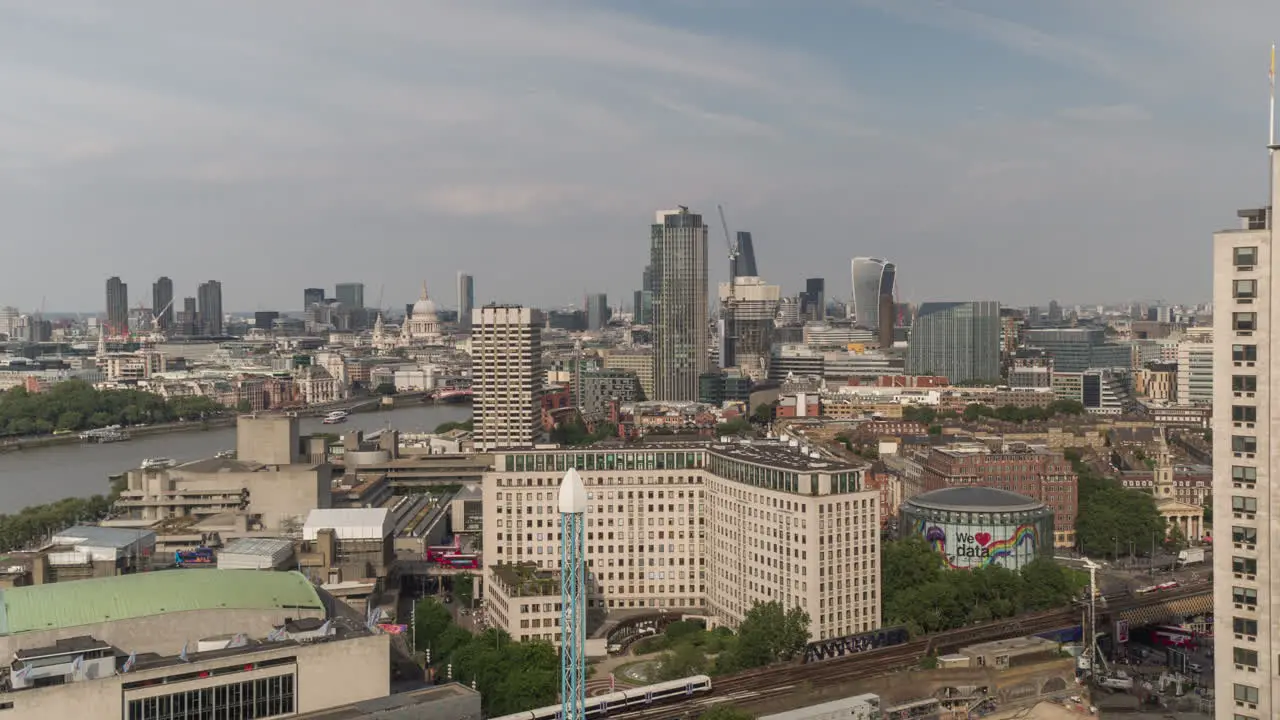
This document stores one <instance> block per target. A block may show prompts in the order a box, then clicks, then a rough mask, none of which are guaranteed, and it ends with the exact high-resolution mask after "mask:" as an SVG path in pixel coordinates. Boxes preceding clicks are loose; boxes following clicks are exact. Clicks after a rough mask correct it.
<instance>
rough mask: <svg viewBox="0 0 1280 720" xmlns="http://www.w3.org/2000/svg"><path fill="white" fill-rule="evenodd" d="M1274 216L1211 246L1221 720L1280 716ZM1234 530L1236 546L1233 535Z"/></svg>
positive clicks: (1220, 236) (1276, 176)
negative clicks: (1273, 384) (1274, 441)
mask: <svg viewBox="0 0 1280 720" xmlns="http://www.w3.org/2000/svg"><path fill="white" fill-rule="evenodd" d="M1271 172H1272V180H1271V189H1272V193H1273V197H1272V207H1275V205H1276V204H1277V203H1276V200H1277V199H1280V163H1277V162H1276V159H1275V156H1274V154H1273V155H1272V160H1271ZM1270 215H1271V212H1270V211H1269V210H1268V209H1258V210H1251V211H1250V210H1246V211H1241V212H1240V216H1241V218H1242V219H1243V223H1242V227H1241V228H1240V229H1239V230H1224V231H1222V232H1218V233H1216V234H1215V235H1214V238H1213V325H1214V340H1213V348H1214V350H1213V368H1214V373H1213V374H1214V378H1213V400H1214V402H1213V457H1214V463H1213V486H1214V492H1213V512H1214V518H1215V519H1216V520H1217V522H1218V523H1219V526H1220V529H1219V531H1218V532H1217V533H1216V535H1217V536H1218V537H1219V538H1223V540H1219V541H1218V542H1217V543H1215V546H1216V548H1215V549H1216V550H1217V552H1215V553H1214V554H1213V579H1214V583H1213V603H1214V608H1216V610H1217V612H1215V613H1214V622H1215V627H1214V645H1215V647H1214V651H1215V656H1216V657H1219V658H1222V661H1221V662H1219V663H1218V664H1217V667H1216V668H1215V669H1216V672H1215V674H1214V683H1215V687H1214V697H1215V712H1214V717H1220V718H1236V719H1237V720H1262V718H1274V717H1276V713H1277V712H1280V705H1278V704H1277V700H1278V699H1280V671H1278V670H1280V669H1278V668H1277V665H1276V658H1277V655H1276V648H1275V642H1276V641H1277V640H1280V614H1278V613H1277V609H1276V600H1277V598H1276V596H1275V595H1273V593H1275V592H1276V586H1275V584H1274V579H1275V578H1276V577H1277V575H1278V574H1280V567H1277V562H1276V561H1277V559H1278V558H1280V554H1277V551H1276V546H1275V543H1274V542H1273V541H1272V540H1271V535H1270V533H1271V529H1272V528H1273V527H1274V526H1275V523H1276V521H1277V512H1280V508H1278V506H1277V503H1280V490H1277V489H1275V483H1274V482H1273V479H1272V477H1271V473H1272V472H1273V471H1275V470H1276V469H1277V468H1276V460H1277V458H1276V456H1275V454H1274V453H1273V448H1274V446H1273V445H1272V443H1271V428H1272V427H1274V426H1275V424H1276V423H1277V422H1280V406H1276V405H1272V404H1271V381H1272V379H1273V378H1275V377H1276V375H1277V374H1278V373H1280V362H1277V359H1276V358H1273V357H1271V347H1272V346H1271V337H1272V329H1273V328H1272V320H1273V318H1274V317H1275V314H1274V311H1275V310H1276V307H1275V303H1276V301H1277V299H1280V295H1277V294H1275V293H1272V292H1271V279H1272V277H1273V271H1274V269H1275V268H1274V263H1275V256H1274V255H1273V254H1272V249H1273V247H1274V243H1273V240H1274V237H1273V235H1274V232H1275V230H1274V224H1273V220H1272V218H1271V217H1270ZM1228 529H1229V530H1230V536H1229V537H1228V535H1227V530H1228Z"/></svg>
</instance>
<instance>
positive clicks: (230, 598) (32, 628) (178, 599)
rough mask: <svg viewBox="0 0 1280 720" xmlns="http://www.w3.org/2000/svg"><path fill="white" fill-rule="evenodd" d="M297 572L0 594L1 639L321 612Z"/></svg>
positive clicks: (160, 575)
mask: <svg viewBox="0 0 1280 720" xmlns="http://www.w3.org/2000/svg"><path fill="white" fill-rule="evenodd" d="M324 607H325V606H324V603H323V602H322V601H321V600H320V596H319V595H318V594H317V593H316V589H315V587H314V586H312V584H311V583H310V582H309V581H308V580H307V579H306V578H305V577H304V576H303V575H302V574H300V573H296V572H288V573H284V572H261V571H259V570H199V571H194V570H192V571H185V570H162V571H157V572H148V573H139V574H134V575H119V576H116V577H109V578H94V579H89V580H76V581H73V582H63V583H52V584H48V585H29V586H26V587H16V588H9V589H7V590H0V636H3V635H17V634H19V633H24V632H36V631H41V630H60V629H63V628H71V627H81V626H84V625H95V624H98V623H103V622H111V621H113V620H128V619H132V618H139V617H144V616H147V615H162V614H167V613H175V612H186V611H191V610H223V609H237V610H264V611H270V610H293V609H299V608H304V609H309V610H321V611H323V610H324Z"/></svg>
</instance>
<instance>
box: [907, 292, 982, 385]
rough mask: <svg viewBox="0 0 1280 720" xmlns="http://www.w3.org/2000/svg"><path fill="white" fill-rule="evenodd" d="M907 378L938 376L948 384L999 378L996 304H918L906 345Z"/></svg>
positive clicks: (977, 301) (975, 302)
mask: <svg viewBox="0 0 1280 720" xmlns="http://www.w3.org/2000/svg"><path fill="white" fill-rule="evenodd" d="M907 374H908V375H941V376H943V377H945V378H947V379H948V380H950V381H951V382H952V383H958V382H966V381H970V380H996V379H998V378H999V377H1000V303H998V302H996V301H995V300H976V301H973V302H928V303H923V304H921V305H920V309H919V310H917V311H916V316H915V320H914V322H913V323H912V325H911V336H910V338H909V339H908V342H907Z"/></svg>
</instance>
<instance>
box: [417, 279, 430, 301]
mask: <svg viewBox="0 0 1280 720" xmlns="http://www.w3.org/2000/svg"><path fill="white" fill-rule="evenodd" d="M419 299H420V300H428V299H430V298H428V297H427V281H426V280H423V281H422V297H421V298H419Z"/></svg>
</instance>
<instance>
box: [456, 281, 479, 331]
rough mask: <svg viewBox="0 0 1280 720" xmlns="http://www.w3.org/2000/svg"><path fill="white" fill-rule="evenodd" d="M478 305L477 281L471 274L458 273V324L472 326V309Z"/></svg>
mask: <svg viewBox="0 0 1280 720" xmlns="http://www.w3.org/2000/svg"><path fill="white" fill-rule="evenodd" d="M475 307H476V282H475V279H474V278H472V277H471V276H470V275H468V274H466V273H464V272H460V273H458V325H460V326H462V327H464V328H469V327H471V311H472V310H474V309H475Z"/></svg>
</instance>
